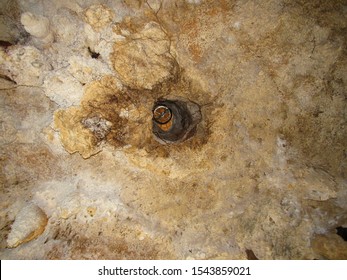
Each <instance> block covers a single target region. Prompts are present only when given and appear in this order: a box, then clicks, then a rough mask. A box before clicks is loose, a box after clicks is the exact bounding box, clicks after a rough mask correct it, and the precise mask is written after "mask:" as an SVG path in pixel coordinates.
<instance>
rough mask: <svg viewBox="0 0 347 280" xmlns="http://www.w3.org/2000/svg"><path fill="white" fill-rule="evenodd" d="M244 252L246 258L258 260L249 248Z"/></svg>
mask: <svg viewBox="0 0 347 280" xmlns="http://www.w3.org/2000/svg"><path fill="white" fill-rule="evenodd" d="M246 254H247V260H259V259H258V258H257V257H256V255H255V254H254V252H253V251H252V250H250V249H246Z"/></svg>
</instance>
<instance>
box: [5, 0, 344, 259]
mask: <svg viewBox="0 0 347 280" xmlns="http://www.w3.org/2000/svg"><path fill="white" fill-rule="evenodd" d="M31 2H33V3H32V4H31V5H28V3H27V2H26V1H18V7H17V10H18V15H20V14H24V13H28V12H29V13H31V14H35V15H36V16H37V17H39V18H41V17H44V18H47V19H48V20H49V28H50V31H51V32H52V33H53V34H54V38H55V40H54V41H52V42H50V43H49V44H48V45H47V46H42V45H40V46H39V45H38V44H37V42H35V40H34V38H33V36H29V34H28V33H26V34H22V33H20V32H19V33H18V34H19V35H18V34H17V33H16V35H15V36H20V37H21V38H19V39H18V37H16V38H17V39H16V40H13V41H11V44H10V45H8V44H7V45H4V46H2V45H1V47H0V48H1V50H0V61H1V64H0V145H1V149H0V192H1V196H0V205H1V207H0V217H1V219H0V228H1V229H2V230H1V232H0V236H1V238H0V240H1V242H0V257H1V259H18V258H28V259H247V258H257V259H337V258H339V259H344V258H346V256H345V254H343V252H340V251H339V252H336V248H344V246H345V245H343V244H345V241H344V240H343V239H342V238H341V237H340V236H338V235H337V234H336V233H335V229H336V228H337V227H343V226H345V225H346V224H347V191H346V189H347V185H346V170H347V169H346V153H345V150H346V145H347V143H346V137H345V136H346V134H347V128H346V116H345V113H346V94H345V93H346V85H347V74H346V73H347V68H346V65H347V55H346V52H345V49H346V39H347V38H346V32H345V31H346V27H347V18H346V17H347V15H346V13H345V12H344V11H346V5H345V4H344V3H343V1H339V0H336V1H318V0H317V1H315V0H314V1H303V0H302V1H301V0H299V1H296V2H293V1H287V0H280V1H278V0H267V1H258V2H254V1H183V0H177V1H174V0H172V1H169V0H168V1H135V0H134V1H133V0H126V1H101V0H100V1H98V0H93V1H46V0H44V1H31ZM82 2H83V3H82ZM18 15H17V16H16V17H13V20H14V21H15V24H17V25H18V26H21V24H20V17H19V16H18ZM10 23H11V24H14V22H13V21H12V22H10V21H9V23H8V24H10ZM21 28H23V26H22V27H21ZM2 30H9V28H7V27H6V28H3V29H2ZM18 30H21V29H20V28H19V29H18ZM20 34H22V35H20ZM32 35H33V34H32ZM11 36H12V37H11ZM13 36H14V35H13V34H12V35H11V34H9V35H8V36H7V38H14V37H13ZM4 38H5V37H4ZM17 42H18V43H17ZM171 96H175V98H178V99H179V98H182V99H184V100H190V101H192V102H194V103H196V104H198V105H199V106H200V109H201V121H200V122H199V124H198V125H197V128H196V133H195V135H194V136H193V137H191V138H189V139H188V140H187V141H184V142H182V143H180V144H169V145H162V144H160V143H158V142H157V141H156V140H155V139H154V136H153V133H152V108H153V105H154V104H155V102H156V101H157V100H158V99H160V98H164V99H165V98H170V97H171ZM27 203H32V204H34V205H37V206H38V207H39V208H40V209H42V211H43V212H44V213H46V214H45V215H47V216H48V217H49V224H47V225H46V227H45V231H44V234H43V235H42V238H41V237H40V238H36V239H32V240H31V242H27V243H26V244H25V246H24V245H22V246H17V247H16V248H14V249H11V250H10V249H8V248H7V245H8V244H7V242H6V240H11V241H10V243H9V245H10V244H12V245H10V246H14V245H16V244H17V242H18V241H21V240H25V238H26V236H27V234H29V231H28V230H27V229H28V228H30V229H32V230H34V231H35V229H38V228H40V227H38V224H37V223H29V224H28V221H31V220H33V219H22V221H24V220H25V221H26V224H25V226H23V227H22V226H21V227H19V226H17V225H18V224H19V222H18V221H19V220H20V216H21V215H19V214H18V213H20V211H21V209H23V207H25V205H27ZM39 216H40V215H39ZM40 217H43V215H42V216H40ZM42 220H43V219H42ZM11 228H12V229H11ZM14 233H16V235H15V238H14ZM332 251H334V252H335V253H333V252H332Z"/></svg>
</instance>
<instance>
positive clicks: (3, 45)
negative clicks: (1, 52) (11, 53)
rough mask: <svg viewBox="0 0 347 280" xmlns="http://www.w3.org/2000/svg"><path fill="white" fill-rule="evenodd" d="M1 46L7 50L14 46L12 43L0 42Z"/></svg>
mask: <svg viewBox="0 0 347 280" xmlns="http://www.w3.org/2000/svg"><path fill="white" fill-rule="evenodd" d="M0 46H1V47H4V48H7V47H9V46H12V44H11V43H10V42H7V41H2V40H0Z"/></svg>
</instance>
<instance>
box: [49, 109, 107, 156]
mask: <svg viewBox="0 0 347 280" xmlns="http://www.w3.org/2000/svg"><path fill="white" fill-rule="evenodd" d="M83 117H84V115H83V112H82V110H81V109H80V108H78V107H70V108H68V109H67V110H59V111H57V112H56V113H55V114H54V125H55V127H56V128H57V129H58V130H59V132H60V140H61V142H62V144H63V146H64V148H65V149H66V150H67V151H68V152H69V153H70V154H73V153H76V152H79V153H80V154H81V155H82V157H83V158H89V157H91V156H92V155H94V154H96V153H98V152H99V151H100V150H101V148H100V147H98V146H97V143H98V142H97V139H96V137H95V136H94V135H93V133H92V132H91V131H90V130H89V129H87V128H85V127H84V126H83V124H82V120H83Z"/></svg>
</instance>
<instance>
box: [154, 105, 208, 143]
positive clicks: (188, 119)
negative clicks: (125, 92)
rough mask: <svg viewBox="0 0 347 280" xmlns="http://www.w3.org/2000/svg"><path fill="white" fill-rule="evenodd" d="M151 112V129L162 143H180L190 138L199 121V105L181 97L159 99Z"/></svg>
mask: <svg viewBox="0 0 347 280" xmlns="http://www.w3.org/2000/svg"><path fill="white" fill-rule="evenodd" d="M152 113H153V118H152V131H153V134H154V135H155V138H156V140H157V141H159V142H160V143H162V144H169V143H181V142H183V141H185V140H187V139H189V138H191V137H192V136H193V135H194V134H195V132H196V126H197V125H198V123H199V122H200V121H201V112H200V106H199V105H198V104H196V103H194V102H191V101H189V100H183V99H180V100H178V99H176V100H168V99H159V100H157V102H156V103H155V104H154V106H153V110H152Z"/></svg>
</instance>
